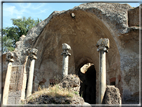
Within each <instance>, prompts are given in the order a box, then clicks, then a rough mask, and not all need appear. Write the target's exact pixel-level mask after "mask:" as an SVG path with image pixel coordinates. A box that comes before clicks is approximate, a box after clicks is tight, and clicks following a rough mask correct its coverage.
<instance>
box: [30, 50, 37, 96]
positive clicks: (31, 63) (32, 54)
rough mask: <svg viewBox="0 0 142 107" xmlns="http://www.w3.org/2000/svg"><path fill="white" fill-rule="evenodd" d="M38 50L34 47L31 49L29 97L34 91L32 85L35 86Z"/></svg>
mask: <svg viewBox="0 0 142 107" xmlns="http://www.w3.org/2000/svg"><path fill="white" fill-rule="evenodd" d="M37 52H38V50H37V49H35V48H33V49H31V50H30V55H29V57H30V60H31V62H30V71H29V79H28V89H27V97H29V96H30V95H31V93H32V87H33V75H34V65H35V60H36V59H37V57H36V55H37Z"/></svg>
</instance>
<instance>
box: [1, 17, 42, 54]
mask: <svg viewBox="0 0 142 107" xmlns="http://www.w3.org/2000/svg"><path fill="white" fill-rule="evenodd" d="M11 20H12V23H13V26H12V27H6V28H4V29H3V30H2V31H3V52H7V51H13V50H14V48H15V44H16V42H17V41H18V40H19V38H20V37H21V36H22V35H26V34H27V33H28V31H29V30H30V29H31V28H32V27H34V26H36V25H37V24H38V23H39V22H41V21H42V20H41V19H37V20H34V19H32V18H31V17H29V18H27V19H26V18H25V17H23V18H21V19H11Z"/></svg>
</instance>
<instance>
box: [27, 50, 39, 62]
mask: <svg viewBox="0 0 142 107" xmlns="http://www.w3.org/2000/svg"><path fill="white" fill-rule="evenodd" d="M37 52H38V50H37V49H36V48H29V49H27V54H29V57H30V59H37Z"/></svg>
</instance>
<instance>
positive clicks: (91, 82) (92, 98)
mask: <svg viewBox="0 0 142 107" xmlns="http://www.w3.org/2000/svg"><path fill="white" fill-rule="evenodd" d="M78 75H79V78H80V80H81V83H80V92H79V94H80V96H81V97H83V99H84V101H85V102H88V103H90V104H96V70H95V66H94V64H91V63H87V64H84V65H83V66H82V67H81V68H80V70H79V72H78Z"/></svg>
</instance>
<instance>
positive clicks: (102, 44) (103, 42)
mask: <svg viewBox="0 0 142 107" xmlns="http://www.w3.org/2000/svg"><path fill="white" fill-rule="evenodd" d="M96 46H97V47H98V49H97V51H101V50H102V51H104V52H108V48H109V39H108V38H101V39H100V40H99V41H98V42H97V44H96Z"/></svg>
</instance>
